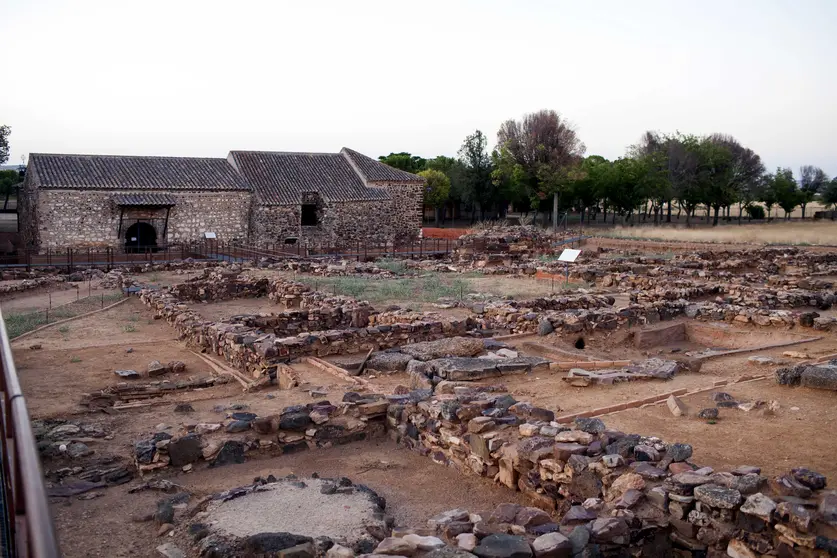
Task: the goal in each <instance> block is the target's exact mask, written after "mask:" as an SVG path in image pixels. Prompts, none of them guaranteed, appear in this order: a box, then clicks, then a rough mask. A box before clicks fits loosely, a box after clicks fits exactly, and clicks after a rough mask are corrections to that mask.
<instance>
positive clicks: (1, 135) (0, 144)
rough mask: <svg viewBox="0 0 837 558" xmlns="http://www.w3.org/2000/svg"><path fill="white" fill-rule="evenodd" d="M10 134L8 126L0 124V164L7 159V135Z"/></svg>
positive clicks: (10, 130) (10, 129)
mask: <svg viewBox="0 0 837 558" xmlns="http://www.w3.org/2000/svg"><path fill="white" fill-rule="evenodd" d="M11 134H12V128H11V127H10V126H0V165H3V164H5V163H6V161H8V160H9V136H10V135H11Z"/></svg>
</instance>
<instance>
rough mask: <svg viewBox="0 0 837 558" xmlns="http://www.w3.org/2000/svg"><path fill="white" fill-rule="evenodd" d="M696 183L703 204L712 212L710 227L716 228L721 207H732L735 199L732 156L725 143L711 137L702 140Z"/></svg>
mask: <svg viewBox="0 0 837 558" xmlns="http://www.w3.org/2000/svg"><path fill="white" fill-rule="evenodd" d="M698 153H699V156H700V160H699V167H698V183H699V185H700V190H701V194H702V197H703V200H702V201H703V203H705V204H706V205H707V206H708V207H711V208H712V209H713V210H714V217H713V218H712V226H713V227H716V226H718V218H719V214H720V210H721V208H722V207H727V206H730V205H732V203H733V202H734V201H735V200H736V199H737V197H736V191H735V186H734V182H733V166H734V161H733V155H732V151H731V149H729V148H728V147H727V145H726V144H725V143H722V142H717V141H715V140H714V138H713V137H712V136H710V137H707V138H703V139H702V140H701V142H700V146H699V151H698Z"/></svg>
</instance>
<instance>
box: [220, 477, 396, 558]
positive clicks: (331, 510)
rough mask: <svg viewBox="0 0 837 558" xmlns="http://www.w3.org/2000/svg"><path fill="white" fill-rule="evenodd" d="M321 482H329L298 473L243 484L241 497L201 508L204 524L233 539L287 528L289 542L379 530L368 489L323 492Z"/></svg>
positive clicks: (376, 510)
mask: <svg viewBox="0 0 837 558" xmlns="http://www.w3.org/2000/svg"><path fill="white" fill-rule="evenodd" d="M300 481H301V482H300ZM327 484H333V481H329V480H328V479H311V478H303V479H295V480H280V481H278V482H274V483H268V484H263V485H261V486H258V487H256V490H255V491H251V490H250V487H246V488H245V490H247V492H246V493H245V494H243V495H241V496H238V497H235V498H217V499H215V500H213V501H211V502H210V503H209V505H208V506H207V508H206V512H207V517H206V523H207V524H208V525H210V529H211V531H212V532H213V533H217V534H218V535H220V536H222V537H224V538H234V539H238V540H239V541H249V540H251V539H252V538H253V537H259V536H265V535H271V536H273V537H274V538H276V537H278V536H279V535H281V534H284V535H289V534H290V533H293V535H289V536H291V537H295V539H294V540H293V541H290V542H292V543H293V544H300V543H301V542H304V540H303V539H308V538H313V537H318V536H327V537H329V538H331V539H332V540H344V541H347V542H350V543H351V542H353V541H357V540H359V539H361V538H365V537H367V536H368V534H367V533H368V531H367V526H369V525H380V527H381V528H382V529H385V527H386V526H385V524H384V521H383V519H380V518H379V517H380V512H381V509H380V507H379V506H378V505H377V503H376V502H375V501H374V497H373V494H371V493H368V492H366V491H363V490H359V489H358V488H357V487H349V488H353V490H351V491H349V490H346V491H336V492H335V493H332V494H324V493H323V492H322V488H323V486H325V485H327ZM237 490H241V489H237ZM327 492H328V491H327ZM288 510H293V513H288ZM285 538H288V537H285ZM296 539H299V540H300V541H301V542H299V541H297V540H296ZM267 542H269V543H270V544H269V545H268V546H270V547H271V548H273V547H275V546H276V544H275V543H277V542H278V543H282V544H281V545H280V546H287V545H288V544H290V542H284V541H283V540H279V541H273V540H271V541H267ZM265 544H266V543H265ZM263 546H264V545H263Z"/></svg>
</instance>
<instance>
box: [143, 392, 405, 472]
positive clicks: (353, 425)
mask: <svg viewBox="0 0 837 558" xmlns="http://www.w3.org/2000/svg"><path fill="white" fill-rule="evenodd" d="M388 405H389V403H388V402H387V401H386V400H385V399H382V398H381V396H376V395H360V394H357V393H350V394H346V396H344V398H343V401H341V402H339V403H337V404H336V405H332V404H331V403H330V402H329V401H325V400H323V401H318V402H315V403H309V404H307V405H293V406H290V407H285V408H284V409H282V411H281V412H280V413H278V414H276V415H269V416H257V415H256V414H254V413H250V412H248V411H246V409H236V408H230V409H228V412H227V418H226V420H225V421H223V422H220V423H196V424H188V425H187V426H186V427H185V430H184V431H183V432H180V433H178V434H177V435H176V436H172V435H171V434H168V433H166V432H158V433H156V434H154V435H153V436H151V437H149V438H147V439H143V440H140V441H138V442H136V443H135V444H134V457H135V461H136V466H137V470H138V471H139V473H140V474H141V475H142V474H145V473H148V472H150V471H154V470H156V469H161V468H164V467H168V466H172V467H186V468H187V469H189V468H191V466H192V464H193V463H198V462H201V461H206V462H208V463H209V466H210V467H218V466H222V465H230V464H233V463H243V462H244V461H245V460H246V459H247V454H250V453H253V452H260V453H267V454H269V455H271V456H277V455H284V454H289V453H296V452H299V451H304V450H307V449H313V448H327V447H331V446H333V445H342V444H347V443H350V442H358V441H361V440H365V439H367V438H370V437H374V436H382V435H383V434H384V432H385V427H384V417H385V415H386V411H387V407H388ZM186 407H187V408H185V409H183V411H185V412H187V413H188V412H190V409H189V408H188V407H189V406H188V405H187V406H186ZM181 408H182V407H181Z"/></svg>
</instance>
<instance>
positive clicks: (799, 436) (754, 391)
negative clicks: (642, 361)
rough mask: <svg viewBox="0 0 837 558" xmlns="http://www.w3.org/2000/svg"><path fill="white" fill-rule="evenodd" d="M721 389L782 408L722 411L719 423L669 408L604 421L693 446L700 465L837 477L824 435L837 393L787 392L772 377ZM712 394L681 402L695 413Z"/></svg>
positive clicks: (831, 446) (832, 422) (834, 415)
mask: <svg viewBox="0 0 837 558" xmlns="http://www.w3.org/2000/svg"><path fill="white" fill-rule="evenodd" d="M718 391H726V392H727V393H729V394H731V395H733V396H734V397H735V398H736V400H739V401H755V400H762V401H770V400H775V401H778V402H779V405H780V408H779V410H778V411H777V412H776V415H775V416H772V417H763V416H760V415H759V414H758V412H756V411H750V412H744V411H741V410H739V409H721V410H720V411H721V414H720V418H719V420H718V421H717V422H716V424H709V423H707V422H706V421H704V420H700V419H697V418H688V417H679V418H675V417H673V416H672V415H671V413H670V412H669V410H668V407H666V406H665V405H657V406H653V407H646V408H640V409H631V410H627V411H622V412H619V413H614V414H612V415H608V416H605V417H602V420H604V422H605V424H606V425H608V426H609V427H611V428H616V429H619V430H622V431H624V432H632V433H633V432H635V433H641V434H645V435H653V436H660V437H661V438H663V439H664V440H666V441H668V442H686V443H689V444H692V447H693V448H694V455H693V461H694V462H696V463H699V464H701V465H708V466H710V467H715V468H718V469H723V470H728V469H727V468H734V467H737V466H739V465H745V464H748V465H757V466H760V467H762V474H766V475H776V474H780V473H784V472H787V471H788V470H789V469H790V468H791V467H809V468H811V469H813V470H815V471H819V472H820V473H822V474H824V475H826V476H827V477H828V478H829V479H832V478H837V462H835V460H834V456H835V455H837V441H835V439H834V437H833V436H830V435H828V434H826V433H828V432H831V428H835V427H837V407H835V405H834V393H832V392H828V391H820V390H813V389H806V388H788V387H785V386H780V385H777V384H775V383H773V381H772V380H770V379H768V380H764V381H757V382H748V383H743V384H738V385H734V386H728V387H723V388H718ZM711 393H712V392H708V393H703V394H697V395H694V396H691V397H686V398H683V401H684V402H685V403H686V404H687V405H688V406H689V408H690V411H693V412H695V413H697V412H698V411H700V410H701V409H703V408H705V407H709V406H710V405H711V403H710V402H711Z"/></svg>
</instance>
